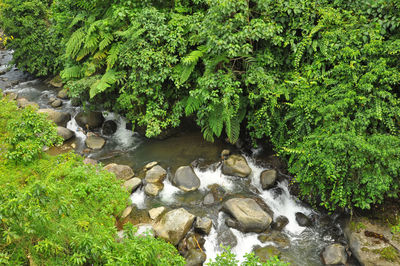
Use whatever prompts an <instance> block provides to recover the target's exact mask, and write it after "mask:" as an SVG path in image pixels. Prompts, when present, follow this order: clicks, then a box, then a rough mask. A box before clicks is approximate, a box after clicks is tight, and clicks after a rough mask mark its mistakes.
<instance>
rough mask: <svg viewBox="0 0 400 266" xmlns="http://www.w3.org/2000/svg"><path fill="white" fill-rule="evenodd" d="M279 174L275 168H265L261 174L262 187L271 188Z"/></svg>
mask: <svg viewBox="0 0 400 266" xmlns="http://www.w3.org/2000/svg"><path fill="white" fill-rule="evenodd" d="M276 178H277V174H276V171H275V170H265V171H262V172H261V174H260V183H261V187H262V189H270V188H272V187H273V186H274V185H275V183H276Z"/></svg>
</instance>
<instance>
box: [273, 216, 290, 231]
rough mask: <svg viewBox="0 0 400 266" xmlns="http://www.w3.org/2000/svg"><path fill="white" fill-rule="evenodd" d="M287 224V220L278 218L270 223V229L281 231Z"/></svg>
mask: <svg viewBox="0 0 400 266" xmlns="http://www.w3.org/2000/svg"><path fill="white" fill-rule="evenodd" d="M288 223H289V219H288V218H286V217H285V216H283V215H280V216H278V217H277V218H276V219H275V221H274V222H273V223H272V225H271V226H272V229H274V230H277V231H282V229H283V228H284V227H285V226H286V225H287V224H288Z"/></svg>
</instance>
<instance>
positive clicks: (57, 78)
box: [49, 76, 63, 88]
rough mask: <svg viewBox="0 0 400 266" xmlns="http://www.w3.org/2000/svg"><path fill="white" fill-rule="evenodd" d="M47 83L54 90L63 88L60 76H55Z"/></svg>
mask: <svg viewBox="0 0 400 266" xmlns="http://www.w3.org/2000/svg"><path fill="white" fill-rule="evenodd" d="M49 83H50V85H51V86H53V87H55V88H61V87H62V86H63V84H62V80H61V78H60V76H55V77H54V78H52V79H51V80H50V81H49Z"/></svg>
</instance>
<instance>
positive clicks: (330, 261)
mask: <svg viewBox="0 0 400 266" xmlns="http://www.w3.org/2000/svg"><path fill="white" fill-rule="evenodd" d="M322 260H323V262H324V264H325V265H337V264H343V265H345V264H346V262H347V253H346V250H345V248H344V246H342V245H340V244H332V245H329V246H327V247H325V249H324V251H323V252H322Z"/></svg>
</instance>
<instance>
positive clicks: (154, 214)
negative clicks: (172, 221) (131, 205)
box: [149, 207, 166, 220]
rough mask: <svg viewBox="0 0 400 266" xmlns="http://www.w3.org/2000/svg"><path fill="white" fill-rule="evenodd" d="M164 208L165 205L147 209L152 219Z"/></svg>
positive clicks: (163, 210)
mask: <svg viewBox="0 0 400 266" xmlns="http://www.w3.org/2000/svg"><path fill="white" fill-rule="evenodd" d="M165 210H166V208H165V207H158V208H153V209H151V210H149V216H150V218H151V219H152V220H156V219H157V218H158V217H159V216H160V215H161V214H162V213H163V212H165Z"/></svg>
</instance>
